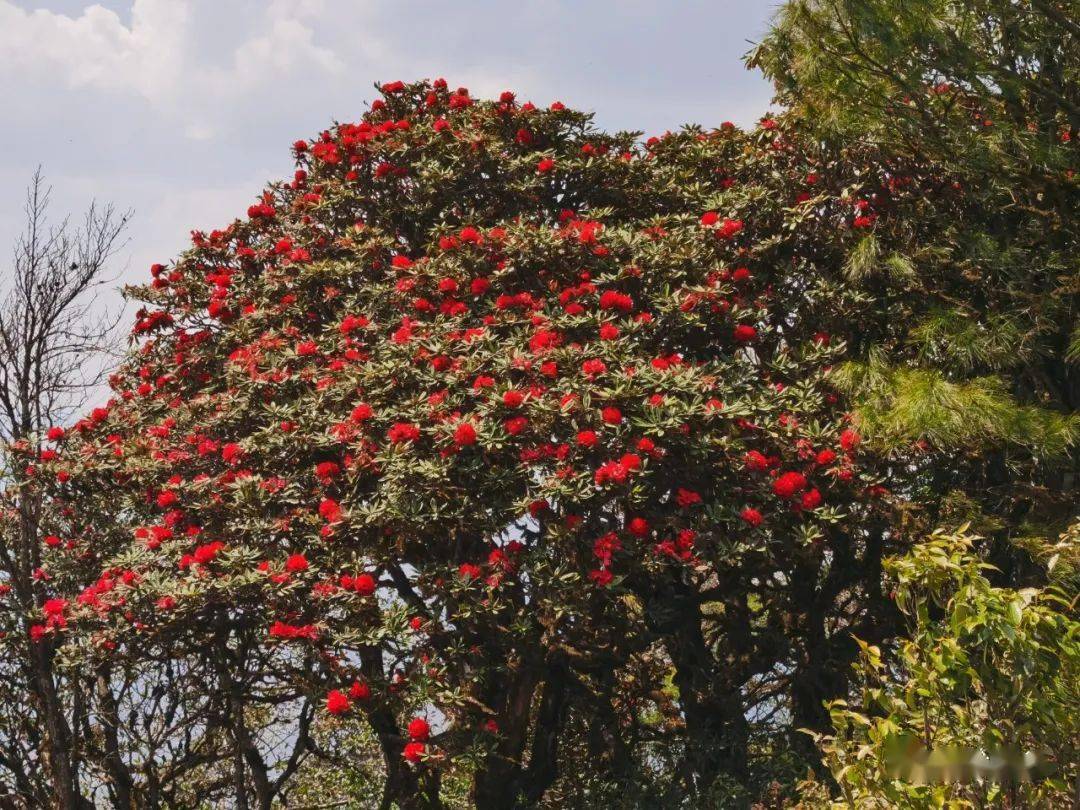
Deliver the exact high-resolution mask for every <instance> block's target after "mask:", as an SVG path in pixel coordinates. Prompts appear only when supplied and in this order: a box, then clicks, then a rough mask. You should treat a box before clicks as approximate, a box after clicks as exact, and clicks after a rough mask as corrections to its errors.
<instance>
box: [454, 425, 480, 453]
mask: <svg viewBox="0 0 1080 810" xmlns="http://www.w3.org/2000/svg"><path fill="white" fill-rule="evenodd" d="M454 444H456V445H458V446H459V447H467V446H468V445H470V444H476V428H474V427H473V426H472V425H470V424H469V423H468V422H462V423H461V424H460V425H458V426H457V427H456V428H455V429H454Z"/></svg>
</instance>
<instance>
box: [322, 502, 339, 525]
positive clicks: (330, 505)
mask: <svg viewBox="0 0 1080 810" xmlns="http://www.w3.org/2000/svg"><path fill="white" fill-rule="evenodd" d="M319 515H321V516H322V519H323V520H325V521H326V522H327V523H336V522H337V521H339V520H341V506H340V505H339V504H338V502H337V501H335V500H334V499H333V498H323V499H322V502H321V503H320V504H319Z"/></svg>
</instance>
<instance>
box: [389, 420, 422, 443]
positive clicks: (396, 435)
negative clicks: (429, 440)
mask: <svg viewBox="0 0 1080 810" xmlns="http://www.w3.org/2000/svg"><path fill="white" fill-rule="evenodd" d="M386 437H387V438H388V439H389V440H390V441H392V442H394V443H395V444H400V443H403V442H414V441H416V440H417V439H419V438H420V428H419V427H417V426H416V425H414V424H412V423H410V422H397V423H395V424H394V426H393V427H391V428H390V430H388V431H387V433H386Z"/></svg>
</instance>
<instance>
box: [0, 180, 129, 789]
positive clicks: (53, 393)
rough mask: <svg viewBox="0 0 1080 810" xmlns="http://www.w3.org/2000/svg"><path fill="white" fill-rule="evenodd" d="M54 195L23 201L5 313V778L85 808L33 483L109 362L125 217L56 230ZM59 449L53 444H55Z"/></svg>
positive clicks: (0, 370)
mask: <svg viewBox="0 0 1080 810" xmlns="http://www.w3.org/2000/svg"><path fill="white" fill-rule="evenodd" d="M48 206H49V188H48V187H47V186H46V185H45V182H44V179H43V177H42V175H41V173H40V171H39V172H37V173H35V175H34V177H33V180H32V181H31V183H30V186H29V188H28V190H27V194H26V230H25V231H24V233H23V235H22V236H21V237H20V238H19V239H18V241H17V242H16V244H15V247H14V250H13V255H12V261H11V265H10V267H9V270H8V271H7V272H6V279H7V282H8V289H7V291H6V292H7V297H6V299H5V300H4V302H3V305H2V306H0V438H2V439H3V440H4V442H5V444H6V448H5V452H4V457H3V463H4V470H3V478H2V482H0V485H2V487H3V489H2V493H0V498H2V507H3V510H4V511H3V520H2V523H0V589H2V597H0V599H2V602H0V604H2V607H3V610H2V611H0V622H2V625H3V627H2V630H3V640H2V642H0V643H2V644H3V646H4V654H3V655H2V656H0V666H2V667H3V668H4V677H3V678H2V686H0V688H2V689H4V690H5V694H4V697H3V700H2V703H3V705H4V709H3V714H2V720H0V779H2V780H3V781H2V783H0V784H3V785H4V789H5V790H6V791H8V792H9V794H11V795H13V796H19V797H21V800H22V801H24V802H27V803H29V804H37V805H39V806H46V805H47V804H50V803H52V802H53V801H54V800H55V802H57V803H58V804H59V805H60V806H61V807H64V808H74V807H80V806H83V805H84V804H85V801H86V800H85V799H83V798H82V796H81V791H80V786H79V767H80V762H79V751H80V748H81V728H80V722H81V719H82V717H83V713H84V712H85V711H86V704H87V700H88V696H87V694H86V692H85V689H86V684H85V683H83V682H79V681H77V680H71V679H68V678H66V677H65V676H64V675H62V674H61V673H60V672H59V671H58V669H57V667H56V662H55V648H54V645H53V644H52V643H51V641H50V640H49V639H44V640H41V639H36V638H32V636H31V621H32V620H33V616H34V615H35V614H36V613H39V612H40V611H41V610H43V609H44V606H45V605H46V604H47V601H48V598H49V595H50V594H49V591H48V586H47V575H46V574H45V573H44V568H43V554H44V552H45V550H46V549H47V547H48V545H49V543H51V542H54V541H55V539H56V538H54V537H53V536H51V535H50V533H49V531H48V530H47V528H46V526H47V522H48V519H49V518H48V516H47V514H46V513H47V511H48V510H49V503H48V501H47V499H45V497H44V495H43V491H42V487H41V486H40V484H39V482H38V480H37V464H38V463H39V461H40V460H43V459H44V460H47V459H48V457H49V455H50V452H51V451H49V450H47V449H44V447H43V444H44V442H45V441H46V440H47V434H48V432H49V431H50V430H51V429H53V428H54V427H56V426H58V425H60V424H61V423H62V422H63V421H64V420H65V419H67V418H69V416H70V414H71V412H72V411H73V410H74V409H79V408H82V407H83V405H84V404H85V398H86V396H87V394H88V392H89V390H90V389H92V388H93V387H94V386H95V385H96V384H97V383H98V382H99V381H100V373H101V369H102V368H104V366H105V364H106V363H107V362H108V360H107V358H106V356H105V352H106V351H107V349H108V348H109V337H110V334H111V331H112V327H113V325H114V324H115V323H116V321H115V319H114V318H113V319H110V316H109V315H108V313H107V312H105V311H104V310H103V309H102V308H101V306H100V305H99V302H98V299H97V293H98V292H99V291H100V290H101V289H102V288H103V287H104V286H105V285H106V284H108V283H109V282H110V281H111V279H110V277H109V275H108V267H109V262H110V260H111V259H112V258H113V257H114V256H115V254H116V252H117V250H118V249H119V248H120V247H121V246H122V244H123V232H124V229H125V227H126V225H127V221H128V217H129V215H128V214H126V213H119V212H117V211H116V210H115V209H113V208H112V207H111V206H98V205H96V204H92V205H91V206H90V208H89V209H88V210H87V212H86V215H85V217H84V218H83V221H82V222H81V223H80V224H77V225H76V224H71V223H70V222H69V221H68V220H66V219H65V220H63V221H62V222H60V223H59V224H55V225H53V224H50V222H49V219H48ZM54 438H55V436H54Z"/></svg>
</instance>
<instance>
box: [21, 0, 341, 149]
mask: <svg viewBox="0 0 1080 810" xmlns="http://www.w3.org/2000/svg"><path fill="white" fill-rule="evenodd" d="M260 5H261V4H256V5H255V7H254V9H252V8H250V7H247V8H244V7H243V4H240V3H237V4H235V6H234V7H233V9H232V10H231V13H226V14H225V15H222V13H221V11H222V4H220V3H218V2H213V0H134V3H133V5H132V8H131V23H130V25H125V24H124V22H123V21H122V20H121V19H120V17H119V15H117V14H116V12H114V11H112V10H110V9H107V8H104V7H102V6H100V5H91V6H87V7H86V8H84V9H83V11H82V13H81V14H79V15H78V16H69V15H66V14H58V13H55V12H52V11H47V10H43V9H39V10H36V11H27V10H24V9H22V8H20V7H18V6H17V5H15V4H14V3H13V2H11V1H10V0H0V70H3V71H5V72H9V74H21V75H23V76H28V77H33V78H38V79H42V80H48V79H54V78H55V77H58V78H61V79H62V80H63V81H64V82H66V83H67V84H68V85H69V86H71V87H74V88H89V89H95V90H102V91H109V92H119V93H129V94H134V95H136V96H138V97H141V98H142V99H144V100H145V101H146V102H148V103H149V104H150V105H151V106H153V107H154V108H155V109H156V110H158V111H159V112H163V113H166V114H168V115H171V116H174V117H176V118H180V119H185V120H184V121H183V123H184V131H186V132H188V133H189V134H190V136H191V137H193V138H196V139H205V138H206V137H208V136H209V135H210V133H212V132H213V131H214V129H215V128H214V127H213V126H212V125H211V124H210V123H209V120H208V119H209V118H210V117H211V116H212V115H213V114H214V113H216V111H217V110H218V109H220V107H221V105H227V104H228V103H229V102H230V101H232V100H234V99H237V98H239V97H240V96H242V95H243V94H245V93H250V92H252V91H253V90H254V89H255V88H258V87H260V86H264V87H265V86H272V85H273V83H274V82H275V81H280V80H281V79H282V78H283V77H288V76H291V75H294V74H296V73H297V72H300V71H314V72H315V73H317V74H334V73H338V72H340V71H341V70H342V69H343V68H344V62H343V61H342V60H341V59H340V58H339V57H338V56H337V55H336V54H335V53H334V52H333V51H332V50H330V49H329V48H326V47H323V46H320V45H319V44H317V43H316V41H315V32H314V30H313V29H312V28H311V27H310V26H309V25H308V24H307V22H305V21H304V20H305V19H308V18H311V17H312V16H317V15H318V14H319V13H320V11H321V10H322V8H323V4H322V2H321V0H275V2H273V3H271V4H270V6H269V8H266V9H265V13H260V11H262V9H260ZM234 32H235V33H236V34H237V36H235V37H230V36H228V35H229V34H232V33H234ZM223 34H224V35H225V36H223ZM215 40H225V41H229V40H231V41H233V42H235V43H236V44H235V45H233V46H231V48H229V47H226V48H224V49H219V48H215V47H212V46H211V47H210V48H209V50H208V48H207V44H208V43H210V42H213V41H215ZM222 51H223V52H222Z"/></svg>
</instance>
